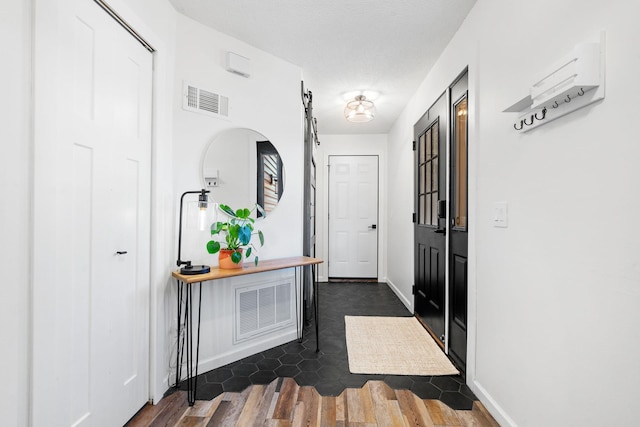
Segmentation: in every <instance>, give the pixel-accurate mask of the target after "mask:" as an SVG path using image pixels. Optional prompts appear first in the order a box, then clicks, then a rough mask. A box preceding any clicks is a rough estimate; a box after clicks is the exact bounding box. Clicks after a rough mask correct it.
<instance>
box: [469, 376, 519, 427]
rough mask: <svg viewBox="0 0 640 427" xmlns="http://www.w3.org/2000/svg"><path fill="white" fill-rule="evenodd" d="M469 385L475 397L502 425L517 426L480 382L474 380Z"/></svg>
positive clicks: (504, 426) (505, 426)
mask: <svg viewBox="0 0 640 427" xmlns="http://www.w3.org/2000/svg"><path fill="white" fill-rule="evenodd" d="M470 385H471V391H473V393H474V394H475V395H476V397H477V398H478V399H479V400H480V402H482V404H483V405H484V407H485V408H486V409H487V411H489V413H490V414H491V416H492V417H493V418H494V419H495V420H496V421H497V422H498V424H500V425H501V426H503V427H507V426H510V427H518V425H517V424H516V422H515V421H513V420H512V419H511V417H509V415H507V413H506V412H505V410H504V409H502V407H501V406H500V405H498V402H496V401H495V399H494V398H493V397H491V395H490V394H489V393H488V392H487V390H486V389H485V388H484V387H483V386H482V384H480V383H479V382H478V381H477V380H474V381H473V382H472V384H470Z"/></svg>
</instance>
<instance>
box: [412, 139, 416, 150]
mask: <svg viewBox="0 0 640 427" xmlns="http://www.w3.org/2000/svg"><path fill="white" fill-rule="evenodd" d="M413 151H416V142H415V141H413Z"/></svg>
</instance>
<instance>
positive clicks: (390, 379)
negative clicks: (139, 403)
mask: <svg viewBox="0 0 640 427" xmlns="http://www.w3.org/2000/svg"><path fill="white" fill-rule="evenodd" d="M318 288H319V290H318V293H319V300H318V301H319V312H320V313H319V317H320V352H318V353H316V338H315V324H314V320H313V319H311V321H310V322H307V325H306V326H305V329H304V339H303V341H302V343H299V342H298V341H297V340H296V341H292V342H289V343H287V344H283V345H281V346H278V347H274V348H272V349H270V350H266V351H263V352H261V353H258V354H255V355H253V356H249V357H246V358H244V359H242V360H239V361H237V362H233V363H230V364H228V365H226V366H222V367H220V368H217V369H214V370H212V371H209V372H206V373H204V374H201V375H199V376H198V382H197V384H198V386H197V397H198V399H199V400H210V399H213V398H214V397H216V396H218V395H219V394H221V393H223V392H227V391H229V392H238V391H242V390H244V389H245V388H247V387H248V386H250V385H251V384H269V383H270V382H272V381H273V380H274V379H276V378H278V377H293V378H294V379H295V381H296V382H297V383H298V385H301V386H315V388H316V390H318V392H319V393H320V394H321V395H324V396H338V395H339V394H340V393H342V391H343V390H344V389H345V388H347V387H349V388H353V387H362V386H363V385H364V384H365V383H366V382H367V381H368V380H382V381H384V382H385V383H387V384H388V385H389V386H390V387H391V388H394V389H408V390H411V391H413V392H414V393H415V394H416V395H417V396H419V397H420V398H422V399H438V400H440V401H442V402H444V403H446V404H447V405H449V406H450V407H451V408H453V409H460V410H468V409H471V408H472V406H473V401H474V400H477V398H476V397H475V396H474V394H473V393H472V392H471V390H470V389H469V388H468V387H467V386H466V385H465V383H464V380H463V379H462V378H461V377H460V376H459V375H456V376H451V375H449V376H433V377H431V376H402V375H361V374H351V373H350V372H349V362H348V358H347V345H346V340H345V326H344V316H345V315H351V316H373V315H375V316H411V313H410V312H409V311H408V310H407V309H406V308H405V306H404V305H403V304H402V302H400V300H399V299H398V298H397V296H396V295H395V294H394V293H393V291H391V289H389V287H388V286H387V285H386V284H385V283H319V284H318ZM184 386H185V384H184V383H183V384H181V387H180V388H181V389H184Z"/></svg>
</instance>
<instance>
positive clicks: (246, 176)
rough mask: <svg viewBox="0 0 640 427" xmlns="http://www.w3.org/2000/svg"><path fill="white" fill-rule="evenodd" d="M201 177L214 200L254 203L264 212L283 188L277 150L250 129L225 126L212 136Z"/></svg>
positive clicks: (242, 204) (272, 206) (239, 204)
mask: <svg viewBox="0 0 640 427" xmlns="http://www.w3.org/2000/svg"><path fill="white" fill-rule="evenodd" d="M202 178H203V182H204V188H206V189H207V190H210V191H211V193H210V196H211V198H213V200H215V201H216V202H217V203H224V204H225V205H229V206H231V207H232V208H233V209H238V208H241V207H247V208H252V207H253V206H254V204H256V203H258V204H259V205H260V206H262V207H263V208H264V210H265V212H266V213H267V215H268V214H269V212H272V211H273V210H274V209H275V208H276V206H277V205H278V201H279V200H280V198H281V197H282V193H283V191H284V166H283V164H282V159H281V157H280V154H279V153H278V150H277V149H276V148H275V146H274V145H273V144H272V143H271V141H269V139H268V138H267V137H265V136H264V135H262V134H261V133H258V132H256V131H254V130H251V129H228V130H225V131H223V132H222V133H220V134H219V135H218V136H216V137H215V138H214V139H213V141H211V143H209V146H208V147H207V149H206V151H205V154H204V158H203V161H202ZM257 215H258V217H260V216H261V214H260V213H258V214H257Z"/></svg>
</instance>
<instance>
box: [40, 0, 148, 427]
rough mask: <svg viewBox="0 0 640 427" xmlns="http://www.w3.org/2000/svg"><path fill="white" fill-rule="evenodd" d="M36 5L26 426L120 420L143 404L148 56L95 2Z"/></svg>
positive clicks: (74, 0) (70, 0) (145, 374)
mask: <svg viewBox="0 0 640 427" xmlns="http://www.w3.org/2000/svg"><path fill="white" fill-rule="evenodd" d="M35 4H36V6H35V12H36V23H37V24H36V34H35V40H36V59H35V63H36V66H35V82H36V89H35V97H36V102H35V105H37V108H36V113H35V117H36V119H35V122H36V123H37V124H36V135H35V145H34V159H35V160H34V201H37V202H35V203H34V236H33V240H34V250H33V253H34V259H33V271H34V273H33V283H34V285H33V301H34V303H33V307H34V309H33V373H32V378H33V388H32V389H33V400H32V402H33V403H32V408H31V410H32V424H33V425H34V426H41V425H42V426H45V425H46V426H58V425H60V426H63V425H64V426H66V425H77V426H83V425H123V424H124V423H125V422H126V421H127V420H128V419H129V418H130V417H131V416H132V415H133V414H135V412H136V411H137V410H138V409H139V408H140V407H141V406H142V405H144V403H145V402H146V401H147V400H148V397H149V392H148V386H149V379H148V378H149V376H148V375H149V374H148V370H149V368H148V366H149V365H148V364H149V355H148V348H149V344H148V343H149V253H150V246H149V241H150V232H149V225H150V207H149V204H150V196H149V194H150V188H151V187H150V185H151V184H150V176H151V174H150V158H151V154H150V153H151V82H152V55H151V53H150V52H148V51H147V50H146V49H144V48H143V47H142V46H141V45H140V44H139V43H138V42H137V41H136V40H135V39H134V38H133V37H132V36H131V35H130V34H129V33H127V32H126V31H125V30H124V29H123V28H122V27H121V26H120V25H119V24H118V23H116V21H115V20H113V19H112V18H111V17H109V16H108V15H107V14H106V13H105V12H104V11H103V10H102V9H101V8H100V7H99V6H97V5H96V3H95V2H87V1H80V0H60V1H56V2H46V1H37V2H36V3H35ZM118 251H121V252H126V254H122V255H117V254H116V252H118ZM61 390H62V391H64V392H63V393H61V392H60V391H61Z"/></svg>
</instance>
